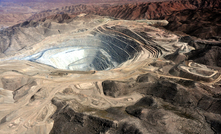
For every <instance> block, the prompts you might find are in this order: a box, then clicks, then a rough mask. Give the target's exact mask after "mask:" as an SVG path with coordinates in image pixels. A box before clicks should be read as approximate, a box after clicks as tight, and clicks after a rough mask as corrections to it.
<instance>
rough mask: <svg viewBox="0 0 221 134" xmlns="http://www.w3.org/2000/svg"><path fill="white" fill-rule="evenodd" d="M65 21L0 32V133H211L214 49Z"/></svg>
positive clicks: (135, 23)
mask: <svg viewBox="0 0 221 134" xmlns="http://www.w3.org/2000/svg"><path fill="white" fill-rule="evenodd" d="M65 16H68V15H67V14H63V15H61V17H64V18H63V19H62V21H59V22H58V21H57V20H56V19H54V18H45V19H41V20H29V21H26V22H23V23H20V24H18V25H14V26H12V27H9V28H5V29H3V30H1V31H0V134H158V133H165V134H189V133H194V134H195V133H198V134H214V133H216V134H219V133H221V88H220V87H221V82H220V80H221V76H220V71H221V70H220V66H219V65H220V63H219V62H220V61H221V60H220V52H221V49H220V41H219V40H202V39H196V38H192V37H191V36H184V35H183V36H180V35H177V34H174V33H172V32H170V31H167V30H165V29H163V28H162V26H166V25H168V21H166V20H146V19H143V20H122V19H115V18H112V17H105V16H99V15H92V14H86V13H85V14H79V15H76V16H74V17H65ZM156 26H158V27H156ZM159 26H161V28H159ZM211 57H212V58H211Z"/></svg>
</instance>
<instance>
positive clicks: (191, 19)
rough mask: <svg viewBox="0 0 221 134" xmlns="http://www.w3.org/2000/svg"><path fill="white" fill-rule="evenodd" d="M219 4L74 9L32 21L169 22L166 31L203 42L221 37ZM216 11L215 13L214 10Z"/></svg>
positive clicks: (188, 1) (185, 0)
mask: <svg viewBox="0 0 221 134" xmlns="http://www.w3.org/2000/svg"><path fill="white" fill-rule="evenodd" d="M220 2H221V1H220V0H197V1H195V0H180V1H164V2H152V3H137V4H123V5H116V6H113V5H108V4H106V5H103V6H96V5H73V6H66V7H63V8H61V9H56V10H50V11H43V12H40V13H38V14H35V15H33V16H32V17H30V18H29V19H30V20H33V19H35V20H38V19H41V18H43V17H47V16H50V15H54V14H57V13H68V14H72V15H73V14H75V15H76V14H79V13H82V12H83V13H87V14H97V15H102V16H112V17H115V18H120V19H127V20H139V19H166V20H168V21H169V22H170V23H169V25H168V26H167V27H166V29H168V30H171V31H181V32H184V33H186V34H190V35H192V36H196V37H200V38H211V37H214V36H220V35H221V32H220V31H221V30H220V26H221V21H220V16H221V11H220V7H221V3H220ZM214 9H215V10H214Z"/></svg>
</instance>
